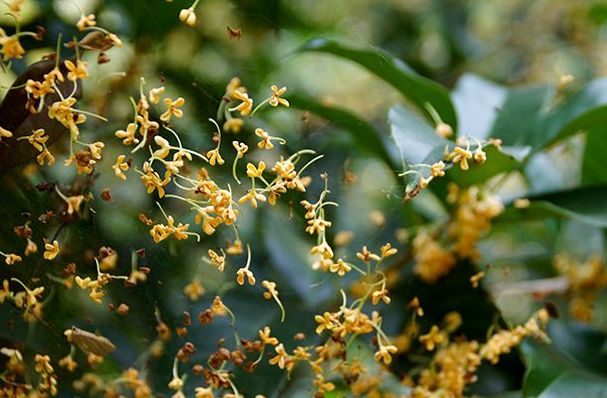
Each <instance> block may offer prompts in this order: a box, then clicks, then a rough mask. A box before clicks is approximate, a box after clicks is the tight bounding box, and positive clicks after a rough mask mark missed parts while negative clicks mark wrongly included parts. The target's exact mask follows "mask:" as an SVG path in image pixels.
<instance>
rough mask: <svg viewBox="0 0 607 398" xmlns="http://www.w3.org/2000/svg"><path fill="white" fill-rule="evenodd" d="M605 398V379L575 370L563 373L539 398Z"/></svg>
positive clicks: (606, 385) (606, 381)
mask: <svg viewBox="0 0 607 398" xmlns="http://www.w3.org/2000/svg"><path fill="white" fill-rule="evenodd" d="M571 397H584V398H605V397H607V379H605V378H604V377H600V376H597V375H594V374H592V373H587V372H583V371H580V370H576V369H571V370H567V371H566V372H563V373H562V374H561V375H560V376H559V377H557V378H556V380H555V381H554V382H553V383H551V384H550V385H549V386H548V388H546V389H545V390H544V391H543V392H542V394H541V395H540V396H539V398H571Z"/></svg>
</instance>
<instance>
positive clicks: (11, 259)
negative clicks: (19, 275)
mask: <svg viewBox="0 0 607 398" xmlns="http://www.w3.org/2000/svg"><path fill="white" fill-rule="evenodd" d="M22 260H23V259H22V258H21V256H18V255H16V254H14V253H10V254H5V255H4V262H5V263H6V264H7V265H14V264H15V263H18V262H21V261H22Z"/></svg>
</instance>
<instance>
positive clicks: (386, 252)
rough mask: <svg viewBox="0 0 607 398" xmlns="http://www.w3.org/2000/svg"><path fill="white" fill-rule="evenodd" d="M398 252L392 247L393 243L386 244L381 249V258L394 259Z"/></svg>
mask: <svg viewBox="0 0 607 398" xmlns="http://www.w3.org/2000/svg"><path fill="white" fill-rule="evenodd" d="M397 252H398V250H397V249H396V248H394V247H392V244H391V243H386V244H385V245H383V246H382V247H381V257H382V258H386V257H392V256H393V255H395V254H396V253H397Z"/></svg>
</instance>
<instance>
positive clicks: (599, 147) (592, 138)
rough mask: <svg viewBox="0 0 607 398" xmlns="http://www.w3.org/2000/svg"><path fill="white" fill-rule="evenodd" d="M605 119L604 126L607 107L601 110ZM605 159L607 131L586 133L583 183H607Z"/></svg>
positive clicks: (606, 121) (606, 156)
mask: <svg viewBox="0 0 607 398" xmlns="http://www.w3.org/2000/svg"><path fill="white" fill-rule="evenodd" d="M601 113H602V114H603V115H604V117H605V119H606V120H604V121H603V122H602V123H603V124H602V126H605V125H607V124H606V123H607V108H605V109H603V110H602V112H601ZM605 159H607V136H606V133H605V131H589V132H588V134H587V135H586V146H585V148H584V157H583V159H582V184H583V185H599V184H601V185H607V173H605V170H604V167H605Z"/></svg>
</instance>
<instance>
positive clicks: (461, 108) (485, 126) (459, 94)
mask: <svg viewBox="0 0 607 398" xmlns="http://www.w3.org/2000/svg"><path fill="white" fill-rule="evenodd" d="M507 95H508V90H507V89H506V88H505V87H502V86H499V85H497V84H495V83H492V82H490V81H489V80H485V79H483V78H481V77H479V76H476V75H473V74H465V75H463V76H462V77H461V78H460V79H459V80H458V81H457V85H456V86H455V89H454V90H453V92H452V97H453V103H454V105H455V109H456V111H457V121H458V123H459V131H460V135H469V136H472V137H476V138H479V139H485V138H489V132H490V131H491V126H493V123H494V122H495V119H496V118H497V116H498V112H499V110H500V108H501V107H502V104H503V103H504V101H505V100H506V97H507Z"/></svg>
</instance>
